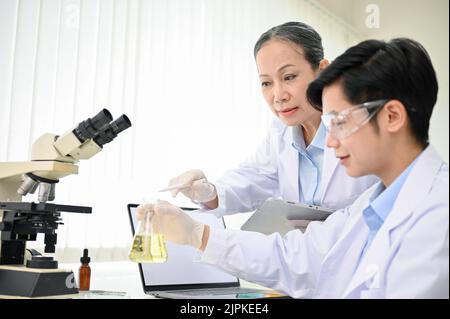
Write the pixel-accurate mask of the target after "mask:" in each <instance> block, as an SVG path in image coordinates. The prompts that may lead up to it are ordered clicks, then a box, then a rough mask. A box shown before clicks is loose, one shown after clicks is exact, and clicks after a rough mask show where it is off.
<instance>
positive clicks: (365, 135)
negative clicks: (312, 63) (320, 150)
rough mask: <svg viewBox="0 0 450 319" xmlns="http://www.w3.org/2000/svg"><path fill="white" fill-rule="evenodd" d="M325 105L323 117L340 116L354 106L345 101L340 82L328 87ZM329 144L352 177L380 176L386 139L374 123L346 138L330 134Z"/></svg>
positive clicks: (367, 124)
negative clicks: (326, 115) (331, 114)
mask: <svg viewBox="0 0 450 319" xmlns="http://www.w3.org/2000/svg"><path fill="white" fill-rule="evenodd" d="M322 102H323V114H327V113H330V112H333V111H334V112H337V113H339V112H342V111H344V110H346V109H348V108H351V107H353V106H354V105H352V104H351V103H350V102H349V101H348V100H347V99H346V98H345V95H344V93H343V90H342V84H341V82H340V81H336V82H335V83H333V84H332V85H329V86H327V87H325V88H324V90H323V92H322ZM326 143H327V146H328V147H331V148H334V149H335V154H336V157H337V158H339V163H340V164H341V165H343V166H344V167H345V168H346V171H347V174H348V175H350V176H352V177H358V176H364V175H369V174H377V173H378V172H379V170H380V168H381V167H382V165H383V159H384V156H383V154H384V152H385V150H384V149H383V142H382V138H381V137H380V135H379V134H378V132H377V131H376V129H375V127H374V124H372V123H370V122H369V123H366V124H364V125H363V126H362V127H360V128H359V129H358V130H357V131H356V132H354V133H353V134H351V135H349V136H348V137H345V138H343V139H337V138H335V137H333V136H332V135H330V134H328V136H327V142H326Z"/></svg>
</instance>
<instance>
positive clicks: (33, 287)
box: [0, 265, 78, 298]
mask: <svg viewBox="0 0 450 319" xmlns="http://www.w3.org/2000/svg"><path fill="white" fill-rule="evenodd" d="M73 294H75V295H76V294H78V288H77V286H76V283H75V277H74V274H73V272H72V271H70V270H62V269H32V268H26V267H25V266H17V265H14V266H13V265H0V297H1V298H39V297H41V298H42V297H56V296H58V297H61V296H62V297H64V296H66V297H68V298H70V297H71V296H69V295H73Z"/></svg>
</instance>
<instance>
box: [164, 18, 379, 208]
mask: <svg viewBox="0 0 450 319" xmlns="http://www.w3.org/2000/svg"><path fill="white" fill-rule="evenodd" d="M254 56H255V59H256V64H257V68H258V72H259V78H260V81H261V88H262V93H263V95H264V98H265V100H266V102H267V104H268V105H269V107H270V109H271V110H272V112H273V113H274V114H275V116H276V117H277V118H276V119H274V121H273V125H272V127H271V128H270V130H269V132H268V134H267V136H266V138H265V140H264V141H263V142H262V144H261V145H260V146H259V148H258V149H257V150H256V152H255V153H254V154H253V156H251V157H249V158H248V159H247V160H246V161H244V162H243V163H241V164H240V165H239V166H238V167H237V168H235V169H232V170H229V171H227V172H226V173H225V175H224V176H223V177H221V178H220V179H219V180H217V181H215V182H214V183H210V182H208V180H207V179H206V177H205V174H204V173H203V172H202V171H201V170H190V171H187V172H185V173H183V174H181V175H180V176H177V177H175V178H173V179H172V180H170V182H169V186H174V185H183V186H184V188H178V189H175V190H172V195H173V196H176V195H177V193H178V192H182V193H183V194H184V195H185V196H187V197H188V198H190V199H191V200H192V201H194V202H196V203H200V204H201V205H202V206H203V207H204V208H205V209H214V211H213V212H214V213H215V214H216V215H218V216H220V215H224V214H227V213H236V212H247V211H252V210H254V209H256V208H257V207H258V206H259V205H261V204H262V203H263V202H264V201H265V200H266V199H267V198H269V197H281V198H282V199H284V200H287V201H293V202H302V203H305V204H313V205H321V206H325V207H328V208H331V209H339V208H343V207H345V206H347V205H348V204H350V203H352V202H353V201H354V200H355V198H357V197H358V196H359V195H360V194H361V193H362V192H364V191H365V190H366V189H368V188H369V187H370V186H371V185H373V184H374V183H375V182H376V181H377V179H376V178H375V177H374V176H365V177H359V178H353V177H349V176H348V175H347V174H346V172H345V170H344V169H343V167H339V166H338V159H337V158H336V157H335V156H334V154H333V152H332V150H331V149H330V148H327V147H325V136H326V130H325V128H324V126H323V125H322V124H321V119H320V116H321V115H322V113H321V112H320V111H318V110H316V109H315V108H313V107H312V106H311V105H310V103H308V101H307V98H306V89H307V87H308V84H309V83H310V82H311V81H313V80H314V79H315V78H316V77H317V75H318V74H319V73H320V71H321V70H323V69H324V68H325V67H326V66H327V65H328V64H329V62H328V61H327V60H326V59H324V53H323V47H322V39H321V37H320V35H319V34H318V33H317V32H316V31H315V30H314V29H313V28H311V27H310V26H308V25H306V24H304V23H300V22H288V23H284V24H282V25H279V26H276V27H273V28H271V29H270V30H268V31H266V32H265V33H263V34H262V35H261V36H260V38H259V39H258V41H257V42H256V44H255V47H254ZM186 185H187V186H190V187H186Z"/></svg>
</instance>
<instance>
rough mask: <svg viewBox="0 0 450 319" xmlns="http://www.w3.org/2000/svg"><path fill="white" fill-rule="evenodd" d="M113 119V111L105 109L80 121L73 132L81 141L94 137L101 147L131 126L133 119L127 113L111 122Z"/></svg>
mask: <svg viewBox="0 0 450 319" xmlns="http://www.w3.org/2000/svg"><path fill="white" fill-rule="evenodd" d="M112 120H113V117H112V115H111V113H110V112H109V111H108V110H107V109H103V110H101V111H100V112H99V113H97V114H96V115H95V116H94V117H92V118H88V119H87V120H85V121H83V122H81V123H79V124H78V126H77V127H76V128H75V129H74V130H73V133H74V135H75V136H76V137H77V138H78V140H79V141H80V142H81V143H84V142H85V141H86V140H88V139H91V138H92V139H93V140H94V141H95V142H96V143H97V144H98V145H99V146H100V147H101V146H102V145H104V144H106V143H109V142H111V141H112V140H113V139H114V138H115V137H116V136H117V134H119V133H120V132H122V131H124V130H126V129H127V128H129V127H130V126H131V121H130V120H129V118H128V117H127V116H126V115H125V114H123V115H122V116H120V117H119V118H117V119H116V120H115V121H113V122H111V121H112ZM110 122H111V123H110Z"/></svg>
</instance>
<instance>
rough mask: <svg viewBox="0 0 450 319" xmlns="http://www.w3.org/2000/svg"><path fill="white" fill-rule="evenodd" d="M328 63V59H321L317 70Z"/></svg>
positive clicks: (320, 69)
mask: <svg viewBox="0 0 450 319" xmlns="http://www.w3.org/2000/svg"><path fill="white" fill-rule="evenodd" d="M329 65H330V61H328V60H327V59H322V60H321V61H320V63H319V72H321V71H323V70H324V69H325V68H326V67H327V66H329Z"/></svg>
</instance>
